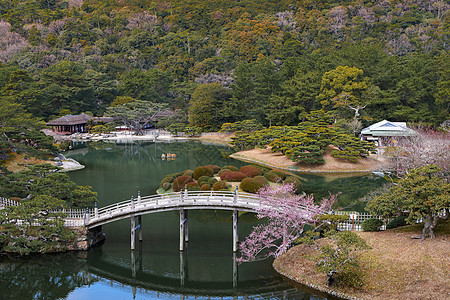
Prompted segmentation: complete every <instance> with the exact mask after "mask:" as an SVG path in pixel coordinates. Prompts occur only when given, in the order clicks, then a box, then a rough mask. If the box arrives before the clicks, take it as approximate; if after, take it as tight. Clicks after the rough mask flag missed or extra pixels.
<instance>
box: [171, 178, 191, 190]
mask: <svg viewBox="0 0 450 300" xmlns="http://www.w3.org/2000/svg"><path fill="white" fill-rule="evenodd" d="M193 181H194V179H192V177H190V176H185V175H182V176H179V177H177V178H175V180H174V181H173V185H172V189H173V191H174V192H179V191H181V190H182V189H184V186H185V185H186V184H188V183H189V182H193Z"/></svg>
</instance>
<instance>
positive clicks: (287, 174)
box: [270, 169, 291, 180]
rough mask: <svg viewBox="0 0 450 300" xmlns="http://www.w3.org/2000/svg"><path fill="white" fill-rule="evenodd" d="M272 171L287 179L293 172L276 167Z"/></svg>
mask: <svg viewBox="0 0 450 300" xmlns="http://www.w3.org/2000/svg"><path fill="white" fill-rule="evenodd" d="M270 172H273V173H275V174H277V175H278V176H280V177H281V178H282V179H283V180H284V179H286V177H288V176H291V174H289V173H288V172H286V171H283V170H279V169H275V170H272V171H270Z"/></svg>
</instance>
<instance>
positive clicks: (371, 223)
mask: <svg viewBox="0 0 450 300" xmlns="http://www.w3.org/2000/svg"><path fill="white" fill-rule="evenodd" d="M382 225H383V221H381V220H380V219H374V218H371V219H367V220H365V221H364V222H362V223H361V228H362V230H364V231H380V229H381V226H382Z"/></svg>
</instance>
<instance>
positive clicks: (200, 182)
mask: <svg viewBox="0 0 450 300" xmlns="http://www.w3.org/2000/svg"><path fill="white" fill-rule="evenodd" d="M211 178H212V177H209V176H202V177H200V178H199V179H197V183H198V185H199V186H202V185H204V184H205V183H208V181H209V180H210V179H211Z"/></svg>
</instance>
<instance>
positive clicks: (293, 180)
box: [284, 176, 302, 194]
mask: <svg viewBox="0 0 450 300" xmlns="http://www.w3.org/2000/svg"><path fill="white" fill-rule="evenodd" d="M284 183H293V184H294V189H295V192H296V193H297V194H298V193H300V192H301V191H302V182H301V181H300V180H299V179H298V178H296V177H294V176H289V177H286V179H285V180H284Z"/></svg>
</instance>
